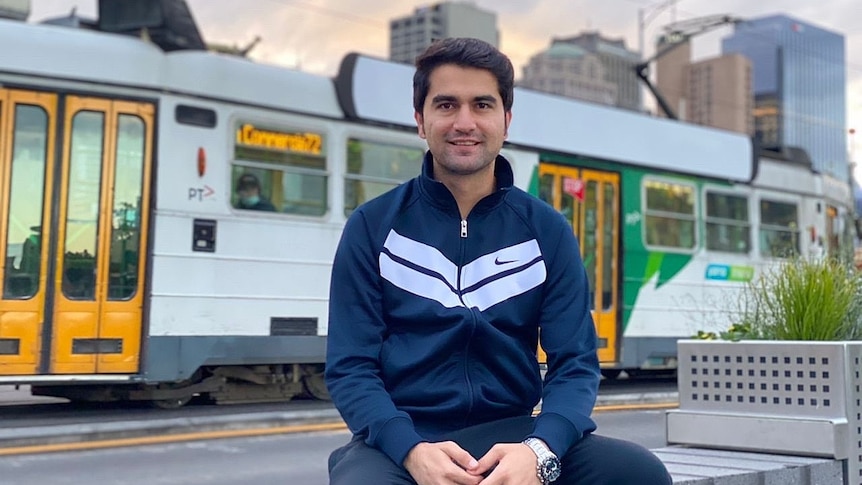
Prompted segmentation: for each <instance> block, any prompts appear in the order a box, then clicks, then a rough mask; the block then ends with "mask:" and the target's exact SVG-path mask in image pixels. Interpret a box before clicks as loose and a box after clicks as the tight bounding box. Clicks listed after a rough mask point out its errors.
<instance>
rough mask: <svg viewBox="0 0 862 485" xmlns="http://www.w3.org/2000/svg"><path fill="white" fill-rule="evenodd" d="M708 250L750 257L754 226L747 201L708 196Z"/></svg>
mask: <svg viewBox="0 0 862 485" xmlns="http://www.w3.org/2000/svg"><path fill="white" fill-rule="evenodd" d="M706 248H707V249H710V250H713V251H724V252H728V253H742V254H744V253H748V251H749V250H750V249H751V223H750V222H749V218H748V199H747V198H746V197H743V196H739V195H730V194H722V193H717V192H707V193H706Z"/></svg>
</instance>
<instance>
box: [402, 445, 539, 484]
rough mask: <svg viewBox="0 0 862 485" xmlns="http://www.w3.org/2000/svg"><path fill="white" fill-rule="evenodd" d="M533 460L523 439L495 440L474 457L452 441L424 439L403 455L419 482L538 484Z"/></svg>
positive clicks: (410, 470) (407, 467)
mask: <svg viewBox="0 0 862 485" xmlns="http://www.w3.org/2000/svg"><path fill="white" fill-rule="evenodd" d="M536 464H537V458H536V454H535V453H534V452H533V450H531V449H530V447H528V446H527V445H525V444H523V443H498V444H496V445H494V446H493V447H492V448H491V449H490V450H489V451H488V453H485V456H483V457H481V458H480V459H479V460H478V461H477V460H476V459H475V458H474V457H472V456H471V455H470V453H468V452H467V451H466V450H464V449H462V448H461V447H460V446H458V444H457V443H455V442H453V441H441V442H439V443H427V442H424V443H419V444H418V445H416V446H414V447H413V449H411V450H410V452H409V453H408V454H407V458H405V459H404V467H405V468H406V469H407V471H408V472H409V473H410V475H411V476H412V477H413V479H414V480H416V483H417V484H418V485H453V484H454V485H477V484H479V483H481V484H482V485H541V482H540V481H539V477H538V476H537V475H536Z"/></svg>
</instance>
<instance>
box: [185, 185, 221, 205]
mask: <svg viewBox="0 0 862 485" xmlns="http://www.w3.org/2000/svg"><path fill="white" fill-rule="evenodd" d="M213 194H215V190H213V188H212V187H210V186H209V185H204V186H203V187H189V200H197V201H199V202H200V201H203V200H204V199H207V198H209V197H211V196H212V195H213Z"/></svg>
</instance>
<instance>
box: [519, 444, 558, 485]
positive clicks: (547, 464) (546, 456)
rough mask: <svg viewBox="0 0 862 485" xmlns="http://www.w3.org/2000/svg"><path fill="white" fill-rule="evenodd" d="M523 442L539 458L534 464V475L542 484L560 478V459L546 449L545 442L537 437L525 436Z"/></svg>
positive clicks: (544, 484) (545, 484) (546, 484)
mask: <svg viewBox="0 0 862 485" xmlns="http://www.w3.org/2000/svg"><path fill="white" fill-rule="evenodd" d="M524 444H525V445H527V446H529V447H530V449H531V450H533V453H535V454H536V458H538V459H539V461H538V464H537V465H536V476H538V477H539V480H540V481H541V482H542V485H548V484H549V483H551V482H553V481H554V480H556V479H558V478H560V472H561V471H562V470H561V468H560V459H559V458H557V455H555V454H554V452H553V451H551V450H550V449H548V447H547V446H545V443H544V442H542V440H540V439H538V438H527V439H525V440H524Z"/></svg>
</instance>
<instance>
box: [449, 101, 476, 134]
mask: <svg viewBox="0 0 862 485" xmlns="http://www.w3.org/2000/svg"><path fill="white" fill-rule="evenodd" d="M452 127H453V128H454V129H455V130H457V131H460V132H471V131H473V130H474V129H475V128H476V119H475V117H474V116H473V111H472V110H471V109H470V106H469V105H467V104H464V105H463V106H461V107H460V108H459V109H458V113H456V114H455V122H454V123H453V125H452Z"/></svg>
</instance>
